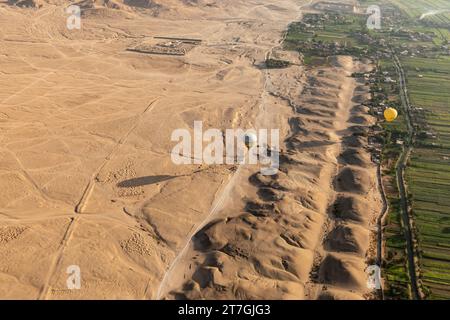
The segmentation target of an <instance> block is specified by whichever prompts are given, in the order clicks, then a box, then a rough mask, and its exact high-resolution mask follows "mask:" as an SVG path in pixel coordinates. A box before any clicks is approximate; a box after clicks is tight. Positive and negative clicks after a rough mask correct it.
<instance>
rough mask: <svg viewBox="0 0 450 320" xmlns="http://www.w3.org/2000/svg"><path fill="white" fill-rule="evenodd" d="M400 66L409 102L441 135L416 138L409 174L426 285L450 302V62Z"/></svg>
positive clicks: (410, 62) (432, 294)
mask: <svg viewBox="0 0 450 320" xmlns="http://www.w3.org/2000/svg"><path fill="white" fill-rule="evenodd" d="M402 63H403V65H404V67H405V71H406V73H407V81H408V89H409V93H410V98H411V103H412V104H413V105H415V106H418V107H422V108H424V109H425V110H426V119H427V123H428V124H429V125H430V129H431V130H432V131H433V132H435V133H436V134H437V137H436V138H426V137H423V138H420V137H419V138H418V140H417V142H416V147H415V148H414V151H413V154H412V157H411V160H410V165H409V167H408V168H409V169H408V170H407V172H406V173H407V182H408V186H409V193H410V194H411V202H412V208H413V216H414V220H415V224H416V231H417V238H418V241H419V248H420V258H421V259H420V267H421V272H422V280H423V283H424V285H425V286H426V287H427V288H428V289H429V293H430V298H432V299H441V298H442V299H449V298H450V57H443V58H440V59H433V60H432V59H419V58H404V59H403V61H402ZM417 70H420V71H417ZM419 73H420V74H422V75H423V78H419V77H418V74H419Z"/></svg>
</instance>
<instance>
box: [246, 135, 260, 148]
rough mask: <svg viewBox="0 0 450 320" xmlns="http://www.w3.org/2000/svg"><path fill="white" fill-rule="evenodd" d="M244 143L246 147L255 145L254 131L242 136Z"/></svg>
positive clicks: (256, 138) (256, 139)
mask: <svg viewBox="0 0 450 320" xmlns="http://www.w3.org/2000/svg"><path fill="white" fill-rule="evenodd" d="M244 143H245V145H246V147H247V148H249V149H251V148H253V147H255V146H256V145H257V143H258V137H256V134H254V133H247V134H246V135H245V136H244Z"/></svg>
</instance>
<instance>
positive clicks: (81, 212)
mask: <svg viewBox="0 0 450 320" xmlns="http://www.w3.org/2000/svg"><path fill="white" fill-rule="evenodd" d="M307 2H308V1H295V0H279V1H276V4H274V1H269V0H253V1H244V0H221V1H212V0H198V1H194V0H192V1H178V0H170V1H136V3H137V4H139V5H140V6H144V7H146V8H136V7H133V6H128V5H125V4H124V3H123V2H121V1H115V2H111V1H110V2H106V3H105V2H102V1H94V2H93V1H83V2H82V3H81V4H82V6H83V15H82V29H81V30H68V29H67V28H66V19H67V15H66V14H65V13H64V7H65V5H67V3H65V2H64V1H58V0H54V1H44V0H43V1H40V2H32V1H30V2H29V3H32V4H34V8H18V7H15V6H10V5H7V4H6V3H2V2H0V190H2V192H1V194H0V256H1V257H2V258H1V259H0V298H3V299H5V298H6V299H10V298H21V299H95V298H99V299H106V298H107V299H118V298H120V299H156V298H158V299H162V298H168V299H171V298H232V299H235V298H237V299H241V298H263V299H269V298H271V299H282V298H290V299H304V298H307V299H315V298H338V299H339V298H342V299H346V298H362V297H365V296H366V295H367V294H368V293H369V291H368V289H367V288H366V287H365V273H364V269H365V267H366V263H367V258H368V257H369V256H370V255H371V253H370V250H369V249H370V243H371V238H370V237H371V230H372V228H373V219H374V217H375V215H376V214H377V212H378V211H377V210H378V208H379V206H380V199H379V195H377V193H376V185H375V183H376V179H375V172H376V170H375V166H374V165H372V164H371V162H370V156H369V154H368V152H367V151H366V150H365V145H366V140H365V139H364V138H363V137H360V136H355V135H353V134H354V133H355V132H360V131H361V130H363V128H367V127H368V126H369V125H370V123H371V121H372V120H371V119H370V118H369V117H368V116H367V115H366V112H367V110H362V109H361V108H358V107H357V108H354V107H355V106H357V105H359V103H360V102H361V101H360V100H364V99H366V98H367V97H366V96H367V90H368V89H367V87H365V86H364V84H363V83H362V84H361V83H358V82H357V81H356V80H355V79H352V78H351V77H349V75H350V74H351V73H352V72H354V71H362V70H367V69H368V68H369V67H368V64H367V62H366V63H362V62H360V61H354V60H353V59H352V58H351V57H336V58H333V59H331V60H330V65H329V66H327V67H323V68H321V69H317V68H316V69H313V70H306V71H305V70H304V68H303V67H301V66H300V65H298V66H293V67H291V68H289V69H284V70H272V71H267V70H264V69H262V68H260V67H259V66H260V65H261V63H262V62H263V61H264V59H265V57H266V55H267V54H269V53H270V54H272V55H275V56H277V55H279V56H280V57H281V56H283V57H284V56H286V57H287V58H289V59H292V60H293V61H294V60H295V62H297V63H298V62H299V61H298V56H297V54H294V53H287V52H282V51H281V50H280V48H278V46H279V44H280V41H281V40H282V35H283V31H284V30H285V29H286V27H287V25H288V24H289V23H290V22H292V21H294V20H297V19H298V18H299V17H300V15H301V5H302V4H305V3H307ZM158 3H159V4H158ZM154 36H172V37H189V38H197V39H201V40H202V41H203V42H202V43H201V44H200V45H198V46H195V47H194V48H192V50H190V51H189V52H188V53H187V54H186V55H185V56H180V57H178V56H166V55H150V54H144V53H137V52H132V51H127V49H129V48H133V47H135V46H137V45H139V44H142V43H144V42H150V43H151V42H152V41H154V39H153V37H154ZM194 120H202V121H203V124H204V127H205V129H206V128H219V129H221V130H224V129H227V128H269V129H270V128H279V129H281V136H282V138H283V143H282V145H283V154H282V163H281V170H280V172H279V174H278V175H277V176H274V177H262V176H260V175H258V174H257V172H258V168H257V167H255V166H251V165H243V166H237V165H235V166H230V165H229V166H227V165H222V166H207V165H184V166H176V165H174V164H173V163H172V161H171V158H170V152H171V149H172V148H173V146H174V143H173V142H171V141H170V137H171V133H172V131H173V130H174V129H178V128H188V129H192V127H193V122H194ZM352 126H356V128H355V127H352ZM334 206H342V208H343V209H342V210H340V211H339V212H344V214H343V216H339V217H338V216H336V215H335V214H334V213H333V212H334V211H333V210H331V209H330V208H332V207H334ZM70 265H78V266H79V267H80V269H81V279H82V281H81V283H82V286H81V289H79V290H68V289H67V286H66V279H67V277H68V274H67V273H66V270H67V267H68V266H70Z"/></svg>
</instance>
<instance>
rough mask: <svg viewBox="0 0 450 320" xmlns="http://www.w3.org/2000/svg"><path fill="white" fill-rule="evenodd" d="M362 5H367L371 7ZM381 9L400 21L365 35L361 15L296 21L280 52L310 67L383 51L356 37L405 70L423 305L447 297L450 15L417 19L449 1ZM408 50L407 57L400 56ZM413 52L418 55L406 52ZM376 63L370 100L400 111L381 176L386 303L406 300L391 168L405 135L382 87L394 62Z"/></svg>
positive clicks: (389, 91) (403, 0)
mask: <svg viewBox="0 0 450 320" xmlns="http://www.w3.org/2000/svg"><path fill="white" fill-rule="evenodd" d="M361 3H362V4H363V5H368V4H374V1H372V0H369V1H361ZM375 4H377V3H376V2H375ZM379 4H380V6H383V5H386V4H391V6H390V7H392V5H394V6H396V7H397V8H398V9H396V10H397V12H399V13H400V12H401V13H402V14H401V17H400V18H398V19H397V17H395V18H392V17H391V20H390V23H385V24H384V25H383V27H384V29H383V30H380V31H376V32H373V31H367V30H365V20H364V19H365V18H364V16H357V15H349V14H347V15H341V16H339V17H337V16H335V15H333V14H329V15H327V16H328V18H327V19H323V17H322V18H321V19H319V23H318V25H316V26H315V27H314V28H311V27H310V28H308V27H305V25H304V24H301V23H298V24H292V25H291V27H290V29H289V32H288V35H287V39H286V42H285V46H286V48H287V49H292V50H298V51H300V52H301V53H302V54H303V56H304V59H305V63H306V64H311V65H315V64H318V63H324V62H326V61H327V60H326V57H327V56H328V55H331V54H333V53H334V54H350V55H355V56H359V57H363V56H366V55H372V56H373V55H374V54H378V53H379V52H377V51H378V50H380V47H378V46H377V45H376V44H375V45H371V44H369V45H368V44H367V43H365V42H361V41H360V39H361V38H360V37H359V35H360V34H361V33H365V34H366V35H369V36H370V37H372V39H385V40H386V41H387V43H388V44H389V50H390V49H393V50H395V51H396V52H397V55H398V56H399V57H400V60H401V63H402V65H403V68H404V70H405V74H406V81H407V88H408V94H409V97H410V100H411V104H412V105H413V107H414V108H415V110H416V111H415V116H414V121H413V122H414V124H415V126H416V131H417V136H416V139H415V143H414V149H413V152H412V154H411V158H410V159H409V163H408V168H407V170H406V182H407V185H408V186H407V187H408V200H409V202H410V205H411V208H412V215H413V220H414V234H415V238H416V240H418V252H419V269H420V281H421V284H422V286H421V287H422V289H423V292H424V293H425V294H426V298H427V299H450V56H449V55H448V54H447V51H446V49H445V47H443V46H444V45H448V43H449V41H450V13H445V12H443V13H440V14H436V15H430V16H428V17H425V18H423V19H422V20H420V17H421V15H422V14H423V13H425V12H428V11H430V10H439V9H444V8H449V9H450V1H444V0H427V1H425V0H418V1H410V0H382V1H380V3H379ZM385 7H386V6H385ZM385 7H384V8H385ZM382 8H383V7H382ZM394 9H395V7H394ZM306 17H307V18H308V17H309V16H308V15H306ZM309 18H311V17H309ZM313 18H314V17H313ZM316 18H317V17H316ZM386 21H389V19H388V20H386ZM416 34H425V35H427V36H428V39H426V38H420V40H418V39H416V40H412V39H411V35H414V36H415V35H416ZM318 44H319V46H318ZM330 44H332V45H333V46H331V47H330ZM336 44H339V46H337V45H336ZM405 49H408V51H409V52H408V53H407V54H401V52H403V51H404V50H405ZM381 50H383V49H382V48H381ZM416 51H417V52H419V51H422V52H420V53H417V54H414V55H412V54H411V52H416ZM384 52H386V51H384ZM378 57H380V55H378ZM378 63H379V68H378V70H379V71H380V73H379V75H378V77H379V78H378V79H377V80H376V82H375V83H374V84H373V90H374V101H373V103H374V104H375V105H376V104H377V103H379V102H381V101H375V100H376V99H375V96H376V94H375V93H383V94H384V96H385V97H387V98H384V99H386V100H385V101H382V102H384V103H385V105H388V106H392V107H395V108H396V109H397V110H398V111H399V117H398V119H397V121H395V122H394V123H390V124H384V125H383V127H384V130H385V131H384V141H385V145H384V148H383V153H382V160H383V167H384V172H383V173H384V176H385V177H387V178H390V183H389V186H387V189H388V190H387V193H388V195H387V196H388V200H389V212H388V215H387V223H386V228H385V239H386V255H385V259H384V262H383V267H384V268H383V274H384V277H385V279H386V280H387V287H386V289H387V290H386V292H385V296H386V298H388V299H408V298H410V285H409V283H410V279H409V275H408V270H407V259H406V258H407V257H406V248H405V236H404V226H403V224H402V219H401V210H400V208H399V195H398V191H397V186H396V181H395V169H394V168H395V164H396V159H397V158H398V156H399V154H400V152H401V147H400V146H399V145H398V144H397V141H398V140H403V141H404V140H405V136H406V135H407V129H406V125H405V114H404V113H403V111H402V108H401V107H400V100H399V88H398V84H387V83H384V81H383V79H384V76H383V75H382V72H383V71H384V72H386V71H387V72H388V73H389V76H391V77H392V78H395V79H397V76H396V70H395V68H394V67H393V61H392V59H391V58H389V57H386V56H385V55H382V56H381V58H379V60H378ZM419 110H420V111H419Z"/></svg>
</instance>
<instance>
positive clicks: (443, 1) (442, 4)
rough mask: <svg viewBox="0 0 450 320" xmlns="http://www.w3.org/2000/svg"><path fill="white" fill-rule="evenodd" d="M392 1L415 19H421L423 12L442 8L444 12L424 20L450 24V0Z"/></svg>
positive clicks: (391, 0)
mask: <svg viewBox="0 0 450 320" xmlns="http://www.w3.org/2000/svg"><path fill="white" fill-rule="evenodd" d="M390 2H391V3H393V4H395V5H396V6H397V7H398V8H400V9H401V10H403V11H404V12H405V13H406V14H407V15H408V16H409V17H410V18H411V19H414V20H418V19H420V17H421V16H422V14H425V13H427V12H431V11H439V10H442V12H437V13H436V14H434V15H428V16H426V17H424V18H423V20H424V21H425V22H428V21H430V22H433V23H437V24H450V3H449V1H448V0H413V1H412V0H390Z"/></svg>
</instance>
